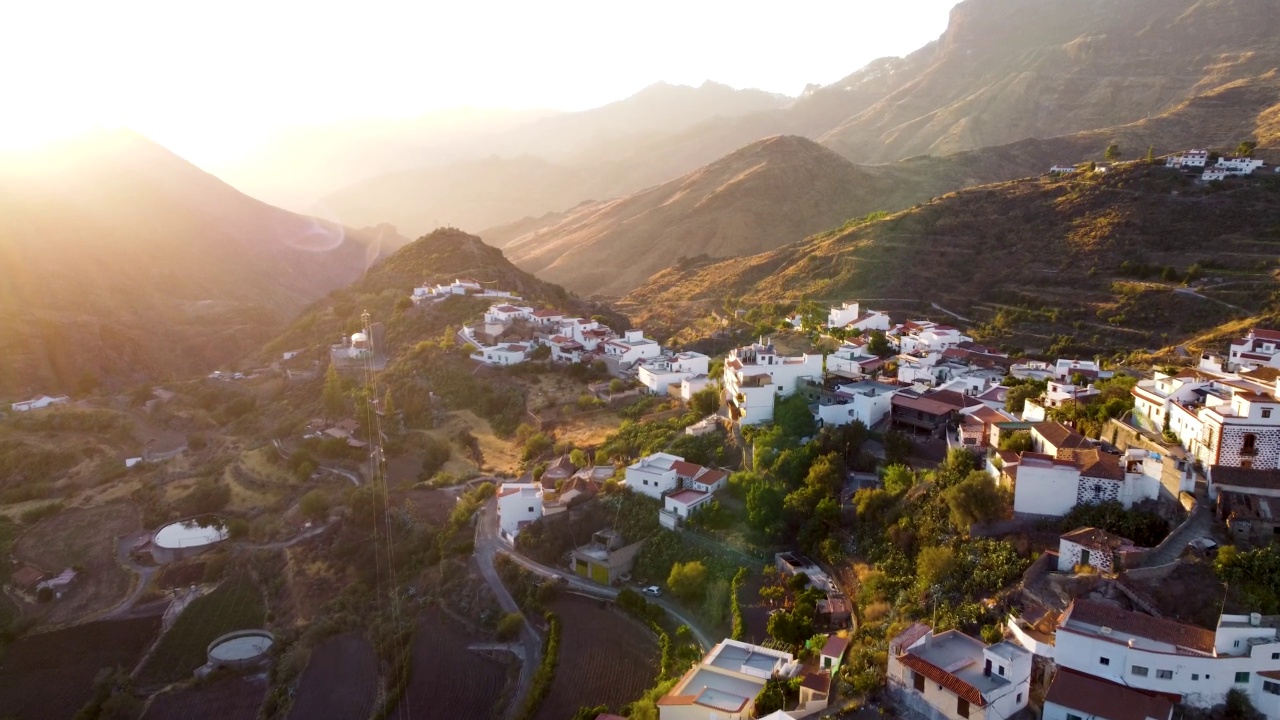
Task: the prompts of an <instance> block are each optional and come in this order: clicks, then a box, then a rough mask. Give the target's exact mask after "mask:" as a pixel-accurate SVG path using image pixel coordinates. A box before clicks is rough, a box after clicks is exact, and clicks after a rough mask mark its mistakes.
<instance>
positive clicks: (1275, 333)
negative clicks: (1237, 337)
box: [1253, 328, 1280, 341]
mask: <svg viewBox="0 0 1280 720" xmlns="http://www.w3.org/2000/svg"><path fill="white" fill-rule="evenodd" d="M1253 336H1254V337H1255V338H1258V339H1260V340H1277V341H1280V330H1262V329H1260V328H1254V329H1253Z"/></svg>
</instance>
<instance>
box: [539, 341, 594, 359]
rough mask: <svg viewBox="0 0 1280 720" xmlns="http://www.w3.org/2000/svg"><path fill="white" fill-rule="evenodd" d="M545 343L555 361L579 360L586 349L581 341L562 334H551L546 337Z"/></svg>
mask: <svg viewBox="0 0 1280 720" xmlns="http://www.w3.org/2000/svg"><path fill="white" fill-rule="evenodd" d="M547 345H548V346H549V347H550V348H551V359H552V360H553V361H555V362H570V363H572V362H581V361H582V353H583V352H585V351H586V348H584V347H582V343H580V342H578V341H577V340H574V339H573V338H571V337H566V336H564V335H552V336H551V337H550V338H548V339H547Z"/></svg>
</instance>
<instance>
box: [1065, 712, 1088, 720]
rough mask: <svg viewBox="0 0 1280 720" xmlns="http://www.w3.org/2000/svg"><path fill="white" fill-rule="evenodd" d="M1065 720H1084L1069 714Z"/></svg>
mask: <svg viewBox="0 0 1280 720" xmlns="http://www.w3.org/2000/svg"><path fill="white" fill-rule="evenodd" d="M1067 720H1084V718H1082V717H1080V716H1079V715H1072V714H1071V713H1067Z"/></svg>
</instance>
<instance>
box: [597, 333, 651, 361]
mask: <svg viewBox="0 0 1280 720" xmlns="http://www.w3.org/2000/svg"><path fill="white" fill-rule="evenodd" d="M602 347H603V349H604V354H605V355H607V356H608V357H611V358H614V359H615V360H617V361H618V364H619V365H624V366H630V365H632V364H634V363H637V362H640V361H641V360H644V359H645V358H651V357H657V356H658V355H660V354H662V346H661V345H659V344H658V343H657V342H656V341H654V340H650V339H649V338H646V337H645V336H644V331H643V330H628V331H626V332H625V333H623V336H622V337H620V338H614V339H612V340H608V341H606V342H604V343H603V344H602Z"/></svg>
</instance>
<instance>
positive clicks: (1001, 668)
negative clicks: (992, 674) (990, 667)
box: [996, 665, 1004, 677]
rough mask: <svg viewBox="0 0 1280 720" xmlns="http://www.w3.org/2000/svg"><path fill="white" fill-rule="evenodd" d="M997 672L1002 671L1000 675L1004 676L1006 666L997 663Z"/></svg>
mask: <svg viewBox="0 0 1280 720" xmlns="http://www.w3.org/2000/svg"><path fill="white" fill-rule="evenodd" d="M996 672H998V673H1000V677H1004V666H1003V665H997V666H996Z"/></svg>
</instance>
